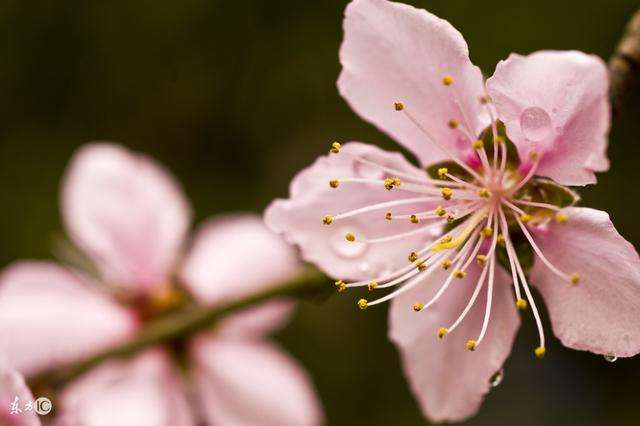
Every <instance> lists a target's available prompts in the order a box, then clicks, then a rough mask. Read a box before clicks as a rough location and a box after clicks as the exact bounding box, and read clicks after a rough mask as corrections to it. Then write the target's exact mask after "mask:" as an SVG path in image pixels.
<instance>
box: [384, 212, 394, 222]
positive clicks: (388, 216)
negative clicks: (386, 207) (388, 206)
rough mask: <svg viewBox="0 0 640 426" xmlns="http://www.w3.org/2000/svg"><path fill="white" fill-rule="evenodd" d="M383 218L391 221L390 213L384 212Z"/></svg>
mask: <svg viewBox="0 0 640 426" xmlns="http://www.w3.org/2000/svg"><path fill="white" fill-rule="evenodd" d="M384 218H385V219H387V220H391V219H393V215H392V214H391V212H386V213H385V214H384Z"/></svg>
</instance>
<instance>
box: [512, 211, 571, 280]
mask: <svg viewBox="0 0 640 426" xmlns="http://www.w3.org/2000/svg"><path fill="white" fill-rule="evenodd" d="M514 217H515V218H516V222H518V225H519V226H520V229H522V233H523V234H524V236H525V237H526V238H527V240H528V241H529V244H531V247H532V248H533V251H535V252H536V254H537V255H538V258H539V259H540V260H541V261H542V263H544V264H545V265H546V266H547V268H549V269H550V270H551V271H552V272H553V273H555V274H556V275H558V276H559V277H561V278H563V279H564V280H566V281H568V282H570V283H572V284H577V282H578V280H579V279H580V276H579V275H578V273H577V272H575V273H573V274H572V275H571V276H569V275H567V274H565V273H564V272H562V271H560V270H559V269H558V268H556V267H555V266H554V265H553V264H552V263H551V262H549V260H548V259H547V258H546V256H545V255H544V254H542V250H540V248H539V247H538V245H537V244H536V243H535V241H534V240H533V237H532V236H531V234H530V233H529V231H528V230H527V227H526V226H524V224H523V223H522V221H521V220H520V218H519V217H518V216H517V215H515V214H514Z"/></svg>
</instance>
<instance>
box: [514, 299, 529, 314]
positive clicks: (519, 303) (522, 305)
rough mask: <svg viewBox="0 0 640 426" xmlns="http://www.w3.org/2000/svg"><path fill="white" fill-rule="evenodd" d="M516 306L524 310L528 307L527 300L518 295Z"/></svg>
mask: <svg viewBox="0 0 640 426" xmlns="http://www.w3.org/2000/svg"><path fill="white" fill-rule="evenodd" d="M516 308H518V309H519V310H521V311H524V310H525V309H527V301H526V300H524V299H522V298H520V297H518V299H517V300H516Z"/></svg>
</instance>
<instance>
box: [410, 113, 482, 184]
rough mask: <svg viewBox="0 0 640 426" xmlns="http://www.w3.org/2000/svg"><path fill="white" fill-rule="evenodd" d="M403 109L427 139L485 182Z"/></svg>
mask: <svg viewBox="0 0 640 426" xmlns="http://www.w3.org/2000/svg"><path fill="white" fill-rule="evenodd" d="M402 111H403V114H405V116H406V117H407V118H408V119H409V120H410V121H411V122H412V123H413V124H414V125H415V126H416V127H417V128H418V129H419V130H420V131H421V132H422V133H423V134H424V135H425V136H426V137H427V139H429V141H430V142H431V143H432V144H433V145H435V146H436V147H437V148H439V149H440V150H442V151H443V152H444V153H445V154H446V155H447V156H448V157H449V158H450V159H451V160H453V161H454V162H455V163H456V164H458V165H459V166H460V167H462V168H463V169H465V170H466V171H467V172H468V173H469V174H470V175H471V176H473V177H474V178H476V179H477V180H478V181H479V182H484V179H483V178H482V177H481V176H480V175H479V174H478V173H476V172H475V171H474V170H473V169H472V168H471V167H469V166H468V165H467V164H466V163H465V162H464V161H462V160H460V159H459V158H458V157H457V156H456V155H454V154H453V153H452V152H451V151H449V150H448V149H447V148H445V147H444V145H441V144H439V143H438V142H436V139H435V138H434V137H433V135H431V133H429V131H427V129H426V128H425V127H424V126H423V125H422V124H420V122H419V121H418V120H416V118H415V117H413V115H412V114H410V113H409V112H408V111H407V110H406V109H404V108H403V110H402Z"/></svg>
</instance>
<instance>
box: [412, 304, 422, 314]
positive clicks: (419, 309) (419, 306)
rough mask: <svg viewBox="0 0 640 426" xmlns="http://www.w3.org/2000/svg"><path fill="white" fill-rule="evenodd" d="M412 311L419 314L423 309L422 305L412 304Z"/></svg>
mask: <svg viewBox="0 0 640 426" xmlns="http://www.w3.org/2000/svg"><path fill="white" fill-rule="evenodd" d="M412 308H413V310H414V311H416V312H420V311H421V310H423V309H424V305H423V304H422V303H414V304H413V306H412Z"/></svg>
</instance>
